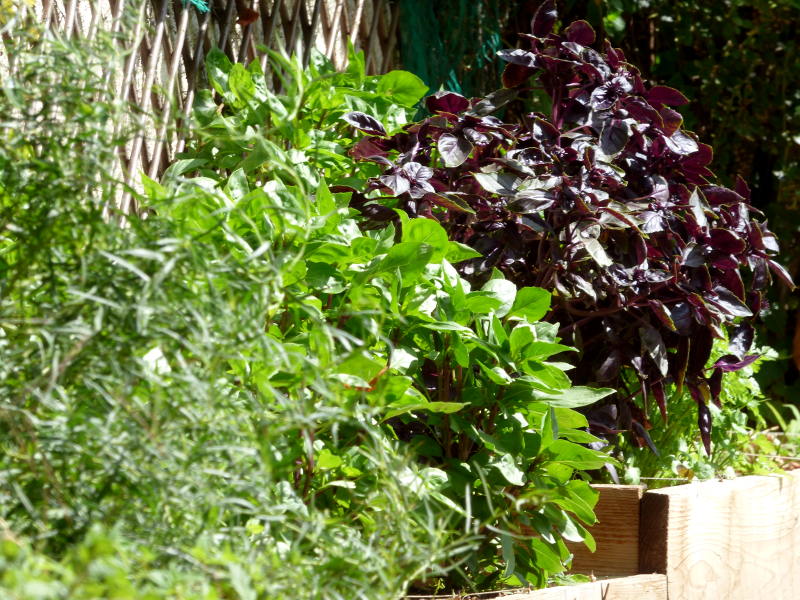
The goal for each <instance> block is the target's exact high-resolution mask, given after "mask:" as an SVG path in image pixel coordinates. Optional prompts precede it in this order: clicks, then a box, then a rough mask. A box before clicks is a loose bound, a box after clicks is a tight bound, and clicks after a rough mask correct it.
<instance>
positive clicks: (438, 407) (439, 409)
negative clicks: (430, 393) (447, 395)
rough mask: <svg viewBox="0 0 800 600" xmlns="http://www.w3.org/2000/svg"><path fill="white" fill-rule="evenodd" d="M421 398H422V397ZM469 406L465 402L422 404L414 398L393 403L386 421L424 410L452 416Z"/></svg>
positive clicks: (425, 402)
mask: <svg viewBox="0 0 800 600" xmlns="http://www.w3.org/2000/svg"><path fill="white" fill-rule="evenodd" d="M420 397H421V396H420ZM465 406H467V404H466V403H465V402H427V401H424V402H420V401H419V400H414V399H413V398H406V399H404V400H399V401H397V402H392V403H391V404H390V405H389V406H388V407H387V408H389V412H387V413H386V416H385V417H384V420H386V419H391V418H392V417H396V416H398V415H403V414H406V413H410V412H416V411H420V410H424V411H427V412H432V413H443V414H452V413H455V412H458V411H459V410H461V409H462V408H464V407H465Z"/></svg>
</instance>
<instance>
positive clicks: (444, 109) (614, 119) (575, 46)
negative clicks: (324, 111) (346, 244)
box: [351, 2, 792, 447]
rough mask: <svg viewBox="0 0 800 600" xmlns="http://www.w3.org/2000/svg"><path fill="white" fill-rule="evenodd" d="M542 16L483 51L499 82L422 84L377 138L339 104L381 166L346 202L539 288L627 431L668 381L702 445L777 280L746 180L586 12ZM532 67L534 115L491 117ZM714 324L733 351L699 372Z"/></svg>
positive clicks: (641, 420)
mask: <svg viewBox="0 0 800 600" xmlns="http://www.w3.org/2000/svg"><path fill="white" fill-rule="evenodd" d="M556 20H557V14H556V11H555V7H554V3H553V2H545V3H544V4H543V5H542V6H541V7H540V8H539V10H538V12H537V13H536V16H535V17H534V19H533V21H532V30H531V33H530V34H523V35H522V36H521V37H522V38H523V40H524V42H525V44H524V46H525V47H523V48H516V49H509V50H501V51H500V52H499V53H498V54H499V56H500V57H501V58H502V59H503V60H504V61H506V62H507V63H508V64H507V66H506V68H505V71H504V73H503V84H504V86H505V88H504V89H502V90H499V91H497V92H495V93H493V94H490V95H489V96H487V97H485V98H477V99H472V100H468V99H466V98H464V97H461V96H460V95H458V94H454V93H450V92H439V93H437V94H435V95H434V96H431V97H429V98H428V99H427V107H428V109H429V110H430V112H431V113H432V114H431V116H429V117H427V118H425V119H423V120H422V121H420V122H418V123H414V124H412V125H409V126H407V127H405V128H404V129H403V130H402V131H401V132H400V133H398V134H395V135H392V136H387V135H385V134H384V133H382V132H381V131H380V127H379V125H380V124H376V123H372V122H371V121H369V120H368V117H367V116H366V115H360V116H359V117H358V119H360V122H355V117H352V118H351V122H353V124H354V125H355V126H357V127H359V128H360V129H361V130H362V131H364V132H365V133H368V134H370V135H368V136H367V137H365V138H364V139H362V140H361V141H360V142H359V143H358V144H357V145H356V146H355V147H354V148H353V150H352V153H353V155H354V156H355V157H357V158H360V159H365V160H371V161H374V162H376V163H378V164H381V165H383V167H384V172H383V174H382V175H381V176H379V177H375V178H373V179H372V180H371V182H370V184H369V186H368V190H379V191H381V192H383V193H384V194H388V196H384V197H378V198H377V199H375V198H374V194H369V195H362V196H360V197H357V198H356V201H355V203H354V206H356V207H359V208H360V209H361V210H362V212H363V213H364V214H365V215H367V216H370V217H372V219H373V220H374V221H376V222H381V220H384V221H386V220H393V219H394V215H393V213H392V212H391V211H389V210H382V209H381V208H379V207H377V206H375V205H376V204H383V205H384V206H390V207H394V206H397V207H400V208H402V209H403V210H404V211H405V212H406V213H407V214H409V215H411V216H414V217H427V218H431V219H436V220H437V221H439V222H440V223H442V224H443V225H444V227H445V228H446V229H447V231H448V234H449V235H450V237H451V238H452V239H454V240H457V241H459V242H462V243H464V244H467V245H469V246H470V247H472V248H474V249H475V250H477V251H478V252H480V254H481V256H480V257H479V258H475V259H473V260H471V261H469V262H468V263H465V264H463V265H462V266H461V267H460V269H461V273H462V274H463V275H464V276H465V277H466V278H467V279H468V280H470V281H472V282H482V281H485V280H486V278H487V277H489V276H490V273H491V272H492V269H494V268H497V269H499V270H500V271H501V272H503V273H504V274H505V276H506V277H507V278H508V279H510V280H511V281H513V282H515V283H516V284H518V285H520V286H527V285H533V286H539V287H543V288H545V289H548V290H551V291H552V292H553V297H554V302H553V306H552V310H551V311H550V313H549V314H548V316H547V320H549V321H550V322H555V323H560V325H561V333H562V335H564V336H565V337H566V338H567V339H568V340H571V342H572V343H574V344H575V345H576V346H577V347H578V348H579V349H580V350H581V355H580V359H579V362H578V366H577V370H576V375H575V378H576V381H579V382H581V383H592V384H602V385H610V386H612V387H615V388H617V389H619V390H620V391H621V393H620V394H619V395H618V399H617V404H618V407H617V408H618V410H619V417H620V420H621V426H622V427H623V428H626V429H632V431H633V432H634V433H635V434H636V435H637V436H638V437H639V438H641V440H642V441H644V440H645V439H646V438H647V434H646V428H647V427H648V426H649V424H648V422H647V418H646V413H645V412H644V411H643V410H641V408H642V407H640V406H637V405H636V404H634V403H633V402H632V401H631V399H632V398H633V397H634V396H636V395H637V394H640V395H641V398H642V400H643V401H644V402H645V403H646V402H647V400H648V398H653V399H654V400H655V401H656V402H657V403H658V405H659V407H660V409H661V410H662V412H666V410H667V407H666V400H665V396H666V390H667V389H668V386H669V385H671V384H674V385H675V386H676V387H677V388H678V389H681V388H682V387H683V386H684V385H686V386H688V389H689V390H690V391H691V394H692V396H693V398H694V399H695V401H696V403H697V405H698V407H699V425H700V430H701V433H702V435H703V439H704V442H705V443H706V446H707V447H708V444H709V439H710V438H709V434H710V428H711V418H710V412H709V410H708V405H709V403H710V402H712V401H713V402H716V401H718V398H719V391H720V382H721V377H722V374H723V373H724V372H726V371H731V370H735V369H738V368H741V367H742V366H744V365H747V364H749V363H750V362H752V361H753V360H754V359H755V355H752V354H747V352H748V350H749V348H750V344H751V342H752V337H753V329H752V326H751V324H750V320H752V318H753V317H754V316H756V315H758V314H759V312H760V311H761V310H762V308H763V306H764V293H765V290H766V288H767V287H768V286H769V284H770V282H771V278H772V275H773V274H775V275H777V276H778V277H779V278H781V279H783V280H784V281H785V282H786V283H787V284H789V285H792V282H791V278H790V277H789V275H788V274H787V273H786V271H785V270H784V269H783V268H782V267H781V266H780V265H779V264H778V263H777V262H775V260H774V258H773V257H774V255H775V253H776V252H777V251H778V246H777V242H776V239H775V236H774V235H773V234H772V233H771V232H770V231H769V230H768V229H767V227H766V225H765V224H764V223H763V222H761V221H759V220H758V215H759V213H758V211H757V210H755V209H754V208H753V207H752V206H751V205H750V204H749V191H748V188H747V185H746V184H745V183H744V182H743V181H742V180H739V181H738V182H737V184H736V186H735V188H734V189H729V188H725V187H722V186H720V185H719V184H718V183H717V182H716V180H715V178H714V174H713V173H712V172H711V171H710V170H709V168H708V165H709V163H710V162H711V159H712V150H711V148H710V147H709V146H708V145H706V144H703V143H701V142H700V141H699V140H698V139H697V138H696V136H695V135H694V134H693V133H691V132H689V131H686V130H685V129H683V128H682V127H681V125H682V118H681V115H680V114H679V113H678V112H677V111H675V110H674V109H673V107H674V106H678V105H681V104H683V103H685V102H686V98H684V96H683V95H682V94H681V93H680V92H678V91H677V90H674V89H672V88H669V87H665V86H652V87H650V86H647V85H646V84H645V83H644V82H643V81H642V79H641V77H640V75H639V72H638V71H637V69H636V67H634V66H633V65H631V64H629V63H628V62H626V60H625V56H624V55H623V53H622V52H621V51H620V50H618V49H614V48H613V47H611V45H610V44H609V43H608V42H605V43H604V44H599V43H598V40H596V39H595V33H594V31H593V30H592V28H591V27H590V26H589V25H588V23H586V22H584V21H577V22H575V23H572V24H571V25H569V26H568V27H566V28H564V30H563V31H562V32H560V33H556V32H555V31H554V25H555V23H556ZM531 78H533V84H532V85H533V87H534V88H536V89H539V90H543V91H544V92H545V93H546V95H547V97H549V99H550V101H551V110H550V113H549V114H542V113H530V114H526V115H524V116H523V117H522V118H520V119H518V120H514V121H512V122H504V121H502V120H501V119H499V118H498V117H496V116H493V114H492V113H494V112H495V111H497V109H498V108H500V107H501V106H502V105H503V104H504V103H505V102H507V101H508V100H509V99H511V98H513V97H514V96H515V95H517V94H519V93H525V92H527V91H529V90H530V89H531V88H530V87H529V81H530V80H531ZM730 328H733V329H732V332H731V336H732V344H731V354H730V355H727V356H725V357H723V358H721V359H720V360H718V361H717V362H716V363H714V365H713V369H710V370H709V369H707V362H708V359H709V357H710V355H711V348H712V342H713V340H714V339H715V338H722V337H724V335H725V333H724V332H725V330H726V329H730ZM594 426H595V428H596V430H598V431H606V432H608V431H610V430H612V429H616V428H617V427H618V426H619V424H617V423H614V424H608V423H605V424H604V423H603V422H601V420H600V419H597V420H596V421H595V422H594Z"/></svg>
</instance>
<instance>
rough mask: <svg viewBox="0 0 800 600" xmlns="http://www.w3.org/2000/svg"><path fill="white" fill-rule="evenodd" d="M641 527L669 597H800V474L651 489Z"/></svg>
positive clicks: (650, 561)
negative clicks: (664, 577) (665, 578)
mask: <svg viewBox="0 0 800 600" xmlns="http://www.w3.org/2000/svg"><path fill="white" fill-rule="evenodd" d="M640 531H641V535H640V539H641V554H640V558H641V560H640V568H641V569H642V570H654V571H658V572H661V573H664V574H665V575H666V577H667V581H668V588H669V599H670V600H694V599H699V598H703V599H705V598H720V599H722V598H724V599H725V600H752V599H753V598H756V599H764V600H767V599H768V600H796V599H797V598H800V473H797V472H794V473H788V474H785V475H775V476H760V477H742V478H740V479H735V480H731V481H708V482H703V483H696V484H690V485H684V486H678V487H674V488H666V489H663V490H655V491H652V492H647V493H646V494H645V495H644V498H643V500H642V516H641V529H640Z"/></svg>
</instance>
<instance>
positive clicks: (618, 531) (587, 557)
mask: <svg viewBox="0 0 800 600" xmlns="http://www.w3.org/2000/svg"><path fill="white" fill-rule="evenodd" d="M592 488H593V489H595V490H596V491H598V492H599V493H600V499H599V500H598V502H597V506H596V507H595V514H596V515H597V519H598V522H597V523H596V524H595V525H593V526H592V527H591V528H590V529H589V531H590V532H591V534H592V535H593V536H594V539H595V542H597V550H596V551H595V552H594V553H592V552H589V549H588V548H586V546H585V545H584V544H582V543H569V544H567V545H568V547H569V549H570V551H571V552H572V553H573V554H574V555H575V558H574V559H573V561H572V569H571V572H573V573H583V574H586V575H595V576H596V577H619V576H623V575H636V574H638V573H641V572H642V571H640V570H639V502H640V500H641V498H642V491H643V490H642V487H641V486H637V485H594V486H592Z"/></svg>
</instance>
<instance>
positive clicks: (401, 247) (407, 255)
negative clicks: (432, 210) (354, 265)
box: [362, 242, 435, 286]
mask: <svg viewBox="0 0 800 600" xmlns="http://www.w3.org/2000/svg"><path fill="white" fill-rule="evenodd" d="M434 252H435V248H434V247H433V246H430V245H429V244H424V243H422V242H400V243H399V244H397V245H395V246H392V247H391V248H390V249H389V252H387V253H386V256H385V257H384V258H382V259H381V260H379V261H378V262H377V263H376V264H374V265H373V266H371V267H370V268H368V269H367V270H366V271H364V273H363V274H362V275H363V276H365V277H369V276H371V275H377V274H379V273H385V272H387V271H394V270H395V269H398V270H399V271H400V274H401V276H402V279H403V285H404V286H408V285H411V284H413V283H415V282H416V280H417V279H418V278H419V276H420V274H421V273H422V271H423V270H424V269H425V265H427V264H428V262H430V259H431V257H432V256H433V254H434Z"/></svg>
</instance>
